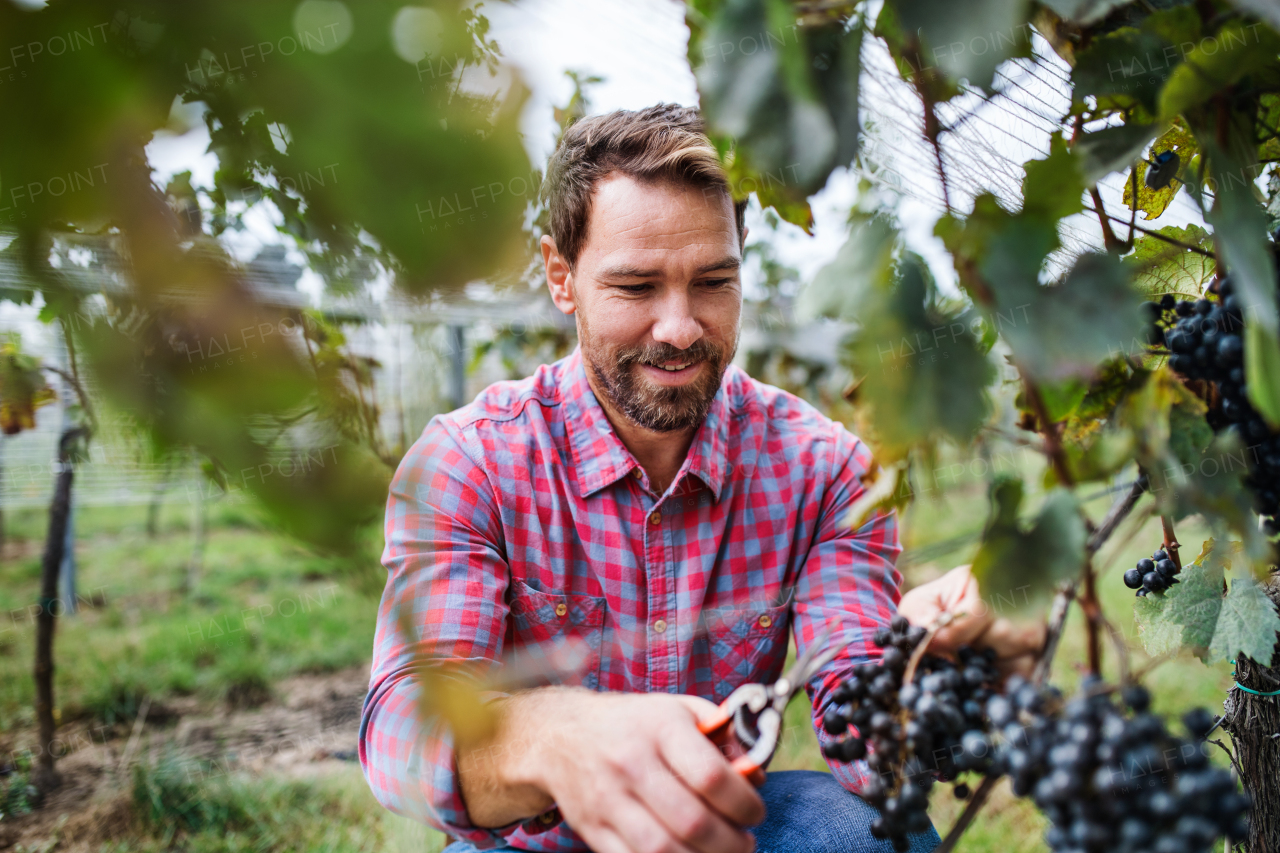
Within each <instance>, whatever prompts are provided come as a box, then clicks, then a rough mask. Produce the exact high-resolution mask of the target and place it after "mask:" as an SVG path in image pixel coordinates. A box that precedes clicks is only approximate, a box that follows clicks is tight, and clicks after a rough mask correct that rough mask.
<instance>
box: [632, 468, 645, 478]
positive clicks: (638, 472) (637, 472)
mask: <svg viewBox="0 0 1280 853" xmlns="http://www.w3.org/2000/svg"><path fill="white" fill-rule="evenodd" d="M631 476H632V477H635V478H636V479H637V480H639V479H640V478H641V477H643V476H644V471H641V470H640V469H639V468H632V469H631Z"/></svg>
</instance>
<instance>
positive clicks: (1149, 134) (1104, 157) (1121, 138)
mask: <svg viewBox="0 0 1280 853" xmlns="http://www.w3.org/2000/svg"><path fill="white" fill-rule="evenodd" d="M1159 132H1160V126H1159V125H1156V124H1139V123H1137V122H1133V123H1130V124H1122V125H1119V126H1117V127H1108V128H1104V129H1102V130H1096V131H1094V132H1093V133H1086V134H1084V135H1083V136H1082V137H1080V139H1079V141H1077V142H1076V149H1077V151H1078V152H1079V154H1080V157H1081V171H1082V172H1083V174H1084V180H1085V183H1086V184H1087V185H1089V186H1093V185H1094V184H1096V183H1097V182H1098V180H1099V179H1100V178H1103V177H1104V176H1106V175H1109V174H1111V173H1112V172H1117V171H1119V170H1121V169H1127V168H1128V167H1129V166H1130V165H1131V164H1132V163H1133V161H1134V160H1137V159H1138V158H1139V157H1141V156H1142V152H1143V151H1144V150H1145V149H1146V147H1147V143H1149V142H1150V141H1151V140H1153V139H1155V138H1156V134H1157V133H1159Z"/></svg>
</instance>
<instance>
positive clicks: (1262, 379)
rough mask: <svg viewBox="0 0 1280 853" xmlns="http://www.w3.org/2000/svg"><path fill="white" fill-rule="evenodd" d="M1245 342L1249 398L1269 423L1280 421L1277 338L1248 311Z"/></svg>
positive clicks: (1279, 361)
mask: <svg viewBox="0 0 1280 853" xmlns="http://www.w3.org/2000/svg"><path fill="white" fill-rule="evenodd" d="M1244 342H1245V343H1244V346H1245V362H1244V375H1245V383H1246V384H1247V385H1248V387H1249V402H1250V403H1252V404H1253V407H1254V408H1255V409H1257V410H1258V414H1260V415H1262V417H1263V418H1264V419H1265V420H1266V421H1267V422H1268V423H1270V424H1271V425H1272V426H1276V425H1280V341H1277V340H1276V335H1275V333H1273V332H1271V331H1269V330H1268V329H1266V328H1264V327H1263V325H1262V322H1261V321H1260V320H1258V319H1257V318H1256V317H1254V316H1253V315H1250V316H1249V317H1248V318H1246V319H1245V324H1244Z"/></svg>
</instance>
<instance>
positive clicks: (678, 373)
mask: <svg viewBox="0 0 1280 853" xmlns="http://www.w3.org/2000/svg"><path fill="white" fill-rule="evenodd" d="M548 244H549V245H548ZM543 257H544V258H545V259H546V260H547V278H548V282H549V284H550V287H551V294H552V298H553V299H554V300H555V302H556V305H557V306H558V307H559V308H560V309H561V310H562V311H565V312H566V313H576V314H577V319H578V340H579V343H580V345H581V347H582V354H583V357H584V358H585V359H586V362H587V365H588V369H589V370H590V371H591V372H592V373H593V374H594V378H595V382H594V383H593V384H594V385H595V386H596V390H597V391H599V392H601V393H602V394H603V395H604V396H605V397H606V398H607V401H608V402H609V403H611V404H612V406H613V408H614V409H616V410H618V411H619V412H621V413H622V414H624V415H625V416H626V417H627V418H629V419H630V420H631V421H633V422H634V423H635V424H637V425H639V426H641V427H644V428H645V429H649V430H653V431H656V432H669V431H674V430H684V429H688V428H690V427H694V426H697V425H698V424H700V423H701V422H702V420H703V419H704V418H705V417H706V415H707V411H708V410H709V409H710V407H711V401H712V399H713V398H714V397H715V395H716V391H717V390H718V389H719V388H720V380H721V378H722V377H723V375H724V370H725V368H726V367H727V366H728V364H729V362H730V361H731V360H732V359H733V355H734V352H735V351H736V350H737V346H738V324H739V320H740V318H741V313H742V285H741V280H740V279H739V269H740V267H741V265H742V252H741V247H740V244H739V239H738V232H737V227H736V225H735V222H734V216H733V204H732V202H731V201H730V200H729V197H728V195H727V194H726V193H724V192H721V191H714V190H706V191H704V190H703V189H701V188H698V187H685V186H679V185H675V184H670V183H659V184H646V183H641V182H639V181H636V180H634V179H633V178H630V177H627V176H625V175H620V174H614V175H610V176H609V177H607V178H605V179H604V180H602V181H600V182H599V183H598V184H597V185H596V190H595V195H594V197H593V199H592V205H591V215H590V219H589V221H588V225H587V242H586V245H585V246H584V247H583V249H582V252H581V253H580V254H579V256H578V263H577V267H576V269H574V270H573V271H572V272H570V271H569V270H568V267H567V265H565V264H564V263H563V260H562V259H560V258H559V255H558V254H557V253H556V252H555V248H554V243H551V242H550V238H549V237H544V238H543Z"/></svg>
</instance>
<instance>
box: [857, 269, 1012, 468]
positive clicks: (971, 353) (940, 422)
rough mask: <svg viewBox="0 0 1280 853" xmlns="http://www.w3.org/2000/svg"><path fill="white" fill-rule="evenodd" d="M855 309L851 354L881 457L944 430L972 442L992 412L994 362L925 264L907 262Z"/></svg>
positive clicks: (899, 453) (942, 433)
mask: <svg viewBox="0 0 1280 853" xmlns="http://www.w3.org/2000/svg"><path fill="white" fill-rule="evenodd" d="M857 316H858V320H859V324H860V328H859V330H858V331H857V332H855V333H853V334H852V335H851V336H850V340H849V343H848V347H849V353H850V356H851V359H852V362H853V367H854V375H855V377H857V378H858V379H860V380H861V382H862V384H861V386H860V387H859V390H858V395H859V400H860V401H864V402H865V403H866V404H867V405H868V406H869V407H870V409H871V413H872V421H873V423H874V425H875V431H876V443H877V446H878V448H879V451H880V454H881V456H882V457H883V460H894V459H898V458H901V457H902V456H903V455H904V454H905V453H906V451H907V450H908V449H910V447H911V446H912V445H915V444H919V443H922V442H927V441H930V440H932V439H934V438H938V437H942V436H947V437H950V438H952V439H954V440H955V441H957V442H959V443H961V444H965V443H968V441H969V440H970V439H972V438H973V436H974V434H975V433H976V432H977V430H978V429H979V428H980V427H981V426H982V425H983V424H984V423H985V422H986V419H987V416H988V414H989V412H990V403H989V401H988V399H987V394H986V388H987V385H989V384H990V383H991V381H992V380H993V379H994V378H995V368H994V367H993V366H992V364H991V362H990V361H989V359H987V357H986V354H985V353H984V351H983V349H982V347H981V345H980V343H979V342H978V340H977V339H976V338H975V337H974V335H973V332H972V330H971V328H970V324H969V323H965V322H963V321H961V320H960V318H959V317H958V316H957V314H956V313H955V312H953V311H948V310H947V309H946V308H945V306H941V305H939V304H938V302H937V299H936V292H935V291H934V290H933V288H932V287H931V286H930V284H929V282H927V281H926V279H925V275H924V273H923V271H922V269H921V267H920V265H919V264H918V263H916V262H914V261H910V262H907V263H905V264H903V270H902V275H901V278H900V279H899V280H898V281H897V282H896V284H894V285H893V286H892V287H891V288H885V287H883V286H881V287H868V288H867V290H866V297H865V299H864V301H863V302H862V303H861V305H860V306H859V307H858V309H857Z"/></svg>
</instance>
